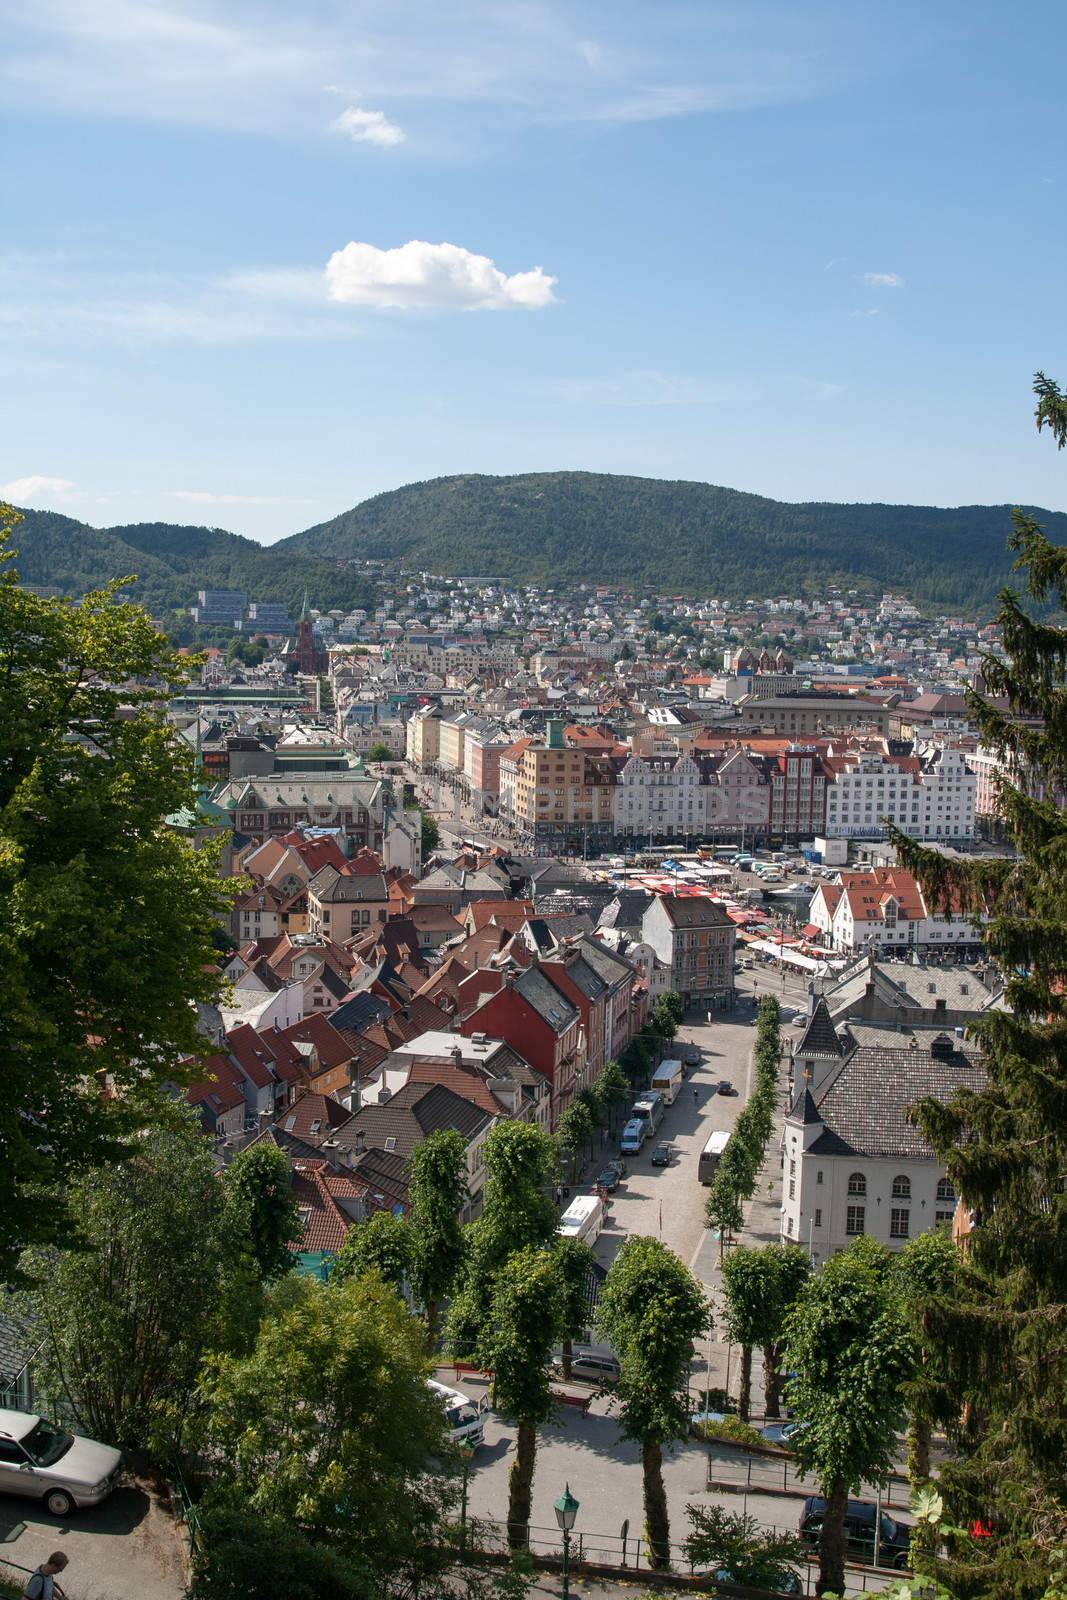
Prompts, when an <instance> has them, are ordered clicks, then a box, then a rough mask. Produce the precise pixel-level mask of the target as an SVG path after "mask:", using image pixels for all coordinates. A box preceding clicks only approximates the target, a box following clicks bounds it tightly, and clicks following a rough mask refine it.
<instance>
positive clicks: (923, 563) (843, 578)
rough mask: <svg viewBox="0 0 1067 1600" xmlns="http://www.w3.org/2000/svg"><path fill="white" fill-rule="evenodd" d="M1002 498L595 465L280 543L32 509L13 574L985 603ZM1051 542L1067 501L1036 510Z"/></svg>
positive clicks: (294, 599)
mask: <svg viewBox="0 0 1067 1600" xmlns="http://www.w3.org/2000/svg"><path fill="white" fill-rule="evenodd" d="M1010 509H1011V508H1010V507H1009V506H1007V505H1004V506H959V507H954V508H943V507H937V506H904V505H881V504H877V503H862V504H855V505H848V504H843V503H838V502H833V501H810V502H805V503H802V504H796V505H791V504H788V503H786V502H784V501H778V500H771V499H768V498H767V497H765V496H762V495H755V494H747V493H745V492H743V491H741V490H738V489H724V488H719V487H716V486H715V485H714V484H706V483H694V482H687V481H671V480H668V479H659V478H635V477H624V476H619V475H614V474H608V473H593V472H542V473H522V474H518V475H514V476H510V477H488V476H484V475H480V474H461V475H458V476H455V477H448V478H433V479H430V480H428V481H427V482H424V483H410V484H406V485H405V486H404V487H403V488H400V489H391V490H389V491H387V492H386V493H384V494H379V495H375V496H373V497H372V498H371V499H369V500H364V501H363V502H362V503H361V504H359V505H357V506H354V507H353V508H352V509H351V510H349V511H344V512H342V513H341V514H340V515H339V516H336V517H333V518H331V519H330V520H329V521H327V522H323V523H319V524H318V525H317V526H316V527H313V528H307V529H305V530H304V531H303V532H302V533H297V534H293V535H292V536H291V537H289V538H287V539H283V540H281V541H279V542H278V543H277V544H274V545H270V546H263V545H260V544H257V543H256V541H255V540H253V539H247V538H244V537H242V536H241V535H240V534H236V533H228V532H226V531H225V530H224V529H222V528H206V527H195V526H185V525H182V524H176V523H169V522H145V523H136V524H129V525H124V526H117V527H112V528H93V527H90V526H89V525H88V524H87V523H84V522H78V521H76V520H75V519H74V518H73V517H67V516H63V515H62V514H61V513H59V512H54V511H34V510H27V511H24V512H23V513H22V516H23V520H22V522H21V523H20V524H19V526H18V528H17V529H16V531H15V536H14V539H13V545H14V547H15V548H17V549H18V551H19V558H18V562H17V566H18V570H19V575H20V577H21V579H22V581H23V582H25V583H36V584H50V585H55V586H56V587H58V588H60V589H62V590H63V592H64V593H67V594H73V595H76V594H82V593H84V592H85V591H86V590H87V589H91V588H97V587H99V586H100V585H101V584H102V583H105V582H106V581H107V580H108V579H109V578H116V577H124V576H127V575H130V574H135V575H136V582H135V583H134V584H133V585H132V587H131V590H130V592H131V594H132V596H133V597H134V598H136V599H139V600H141V601H142V602H143V603H144V604H145V605H147V606H148V607H149V608H150V609H151V610H153V611H154V612H155V613H156V614H162V613H165V612H174V611H178V610H181V609H183V608H186V607H188V606H190V605H192V604H193V602H194V601H195V598H196V590H197V589H198V588H201V587H206V588H236V589H245V590H246V591H247V592H248V594H249V597H250V598H251V599H253V600H284V601H286V603H287V604H288V605H289V607H290V609H291V610H298V609H299V606H300V604H301V601H302V598H303V594H304V591H305V589H307V591H308V592H309V594H310V596H311V599H312V603H313V604H315V605H318V606H321V607H325V608H327V609H328V608H331V607H335V606H341V607H345V608H350V607H352V606H357V605H367V604H368V603H372V602H373V598H374V587H373V584H371V583H370V582H369V581H368V579H367V578H366V576H365V575H364V574H363V573H360V572H357V571H356V570H354V568H352V567H351V566H348V565H346V563H349V562H355V561H365V560H379V561H383V562H386V563H392V562H396V563H402V564H403V565H405V566H407V567H412V568H416V569H425V570H428V571H431V572H436V573H441V574H444V575H448V576H453V577H464V576H477V577H492V578H506V579H509V580H511V581H513V582H517V583H523V582H538V583H545V584H552V583H554V582H560V583H580V582H585V583H609V584H625V585H633V586H636V587H641V588H646V589H652V590H655V591H657V592H661V593H662V592H665V591H667V592H671V593H689V594H694V595H696V594H717V595H721V596H723V597H724V598H725V599H729V600H744V599H746V598H749V597H751V598H754V599H759V598H762V597H766V596H768V595H775V594H796V595H808V596H817V595H819V594H821V593H823V592H825V590H826V588H827V587H828V586H829V585H832V584H838V585H841V586H843V587H846V588H861V589H864V590H871V589H893V590H899V591H902V592H903V593H905V594H906V595H908V597H909V598H911V599H913V600H916V601H918V602H920V603H923V604H926V605H929V606H941V607H948V608H954V609H960V610H963V611H966V612H969V613H970V614H972V615H985V614H988V613H989V612H990V611H991V610H992V607H993V602H994V597H995V595H996V591H997V589H998V588H1000V587H1001V586H1002V585H1003V584H1004V582H1005V581H1006V580H1008V579H1009V576H1010V572H1011V556H1010V553H1009V551H1008V549H1007V537H1008V533H1009V531H1010V526H1011V517H1010ZM1027 509H1028V510H1033V512H1034V515H1035V516H1036V517H1037V519H1038V520H1039V522H1040V523H1041V524H1042V526H1043V527H1044V529H1045V531H1046V533H1047V534H1048V535H1049V537H1050V538H1051V539H1052V540H1053V541H1054V542H1056V543H1060V544H1067V513H1063V512H1057V511H1043V510H1040V509H1039V508H1031V507H1028V508H1027Z"/></svg>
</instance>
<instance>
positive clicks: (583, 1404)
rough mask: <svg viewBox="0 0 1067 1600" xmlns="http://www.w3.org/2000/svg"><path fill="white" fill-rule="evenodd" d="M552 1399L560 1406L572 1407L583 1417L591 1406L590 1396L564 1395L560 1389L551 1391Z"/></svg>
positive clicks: (591, 1398) (591, 1399)
mask: <svg viewBox="0 0 1067 1600" xmlns="http://www.w3.org/2000/svg"><path fill="white" fill-rule="evenodd" d="M552 1398H553V1400H556V1401H558V1402H559V1404H560V1405H561V1406H574V1408H575V1409H576V1410H577V1411H580V1412H581V1413H582V1416H583V1417H584V1416H586V1415H587V1414H588V1412H589V1407H590V1406H591V1405H592V1404H593V1397H592V1395H591V1394H564V1393H563V1391H562V1390H561V1389H553V1391H552Z"/></svg>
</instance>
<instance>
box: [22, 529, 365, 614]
mask: <svg viewBox="0 0 1067 1600" xmlns="http://www.w3.org/2000/svg"><path fill="white" fill-rule="evenodd" d="M11 544H12V548H13V549H15V550H16V551H17V552H18V555H17V558H16V562H15V565H16V568H17V570H18V575H19V578H20V580H21V581H22V582H23V583H33V584H42V585H48V586H52V587H55V588H58V589H61V590H62V591H63V593H64V594H70V595H81V594H84V593H86V591H87V590H89V589H97V588H99V587H101V585H102V584H104V583H106V582H108V580H109V579H112V578H123V577H129V576H134V577H135V578H136V581H135V582H134V583H133V584H131V586H130V589H129V591H128V592H129V594H130V597H131V598H132V599H135V600H139V601H141V603H142V604H143V605H145V606H147V607H148V608H149V610H150V611H152V612H153V613H154V614H155V615H163V614H165V613H167V612H173V611H178V610H183V609H185V608H187V607H189V606H191V605H193V604H195V601H196V591H197V589H201V588H207V589H244V590H246V591H247V593H248V596H249V598H250V599H252V600H284V601H286V603H287V604H288V606H289V609H290V613H291V614H292V615H293V616H296V615H298V614H299V610H300V606H301V603H302V601H303V596H304V591H305V590H307V592H308V593H309V594H310V596H311V599H312V602H313V603H314V604H315V605H318V606H322V607H324V608H326V609H329V608H331V607H334V606H343V607H344V608H346V609H350V608H351V607H353V606H359V605H366V604H367V602H368V601H372V600H373V596H374V590H373V586H372V585H370V584H368V583H367V582H366V580H365V579H364V578H363V577H362V575H361V574H359V573H357V572H354V571H352V569H351V568H345V567H339V566H338V565H337V563H336V561H334V560H330V559H322V558H320V557H317V556H315V555H312V554H311V553H308V554H306V555H305V554H302V553H300V552H298V551H288V550H287V551H279V550H275V549H273V548H265V547H264V546H263V545H261V544H257V543H256V541H255V540H254V539H245V538H243V537H242V536H241V535H240V534H237V533H227V532H226V531H225V530H224V529H222V528H202V527H186V526H183V525H181V524H176V523H170V522H141V523H132V524H129V525H127V526H122V527H114V528H93V527H90V526H89V524H88V523H85V522H78V521H76V520H75V519H74V518H73V517H66V516H63V515H61V514H60V513H59V512H55V511H33V510H27V511H23V512H22V521H21V522H20V523H19V524H18V526H17V527H16V529H15V531H14V535H13V536H12V540H11Z"/></svg>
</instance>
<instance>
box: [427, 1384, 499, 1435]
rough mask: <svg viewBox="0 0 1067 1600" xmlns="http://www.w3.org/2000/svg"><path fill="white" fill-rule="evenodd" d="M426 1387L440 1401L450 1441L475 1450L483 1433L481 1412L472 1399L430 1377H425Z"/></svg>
mask: <svg viewBox="0 0 1067 1600" xmlns="http://www.w3.org/2000/svg"><path fill="white" fill-rule="evenodd" d="M426 1387H427V1389H429V1390H430V1392H431V1394H434V1395H436V1396H437V1398H438V1400H439V1401H440V1402H441V1407H442V1409H443V1411H444V1414H445V1423H446V1425H447V1427H448V1436H449V1438H450V1439H451V1440H452V1443H453V1444H464V1445H467V1446H469V1448H470V1449H472V1450H477V1448H478V1446H479V1445H480V1444H481V1443H483V1441H484V1437H485V1434H484V1429H483V1426H482V1414H481V1412H480V1411H479V1409H478V1407H477V1406H476V1405H475V1404H474V1401H473V1400H470V1399H468V1398H467V1396H466V1395H465V1394H462V1393H461V1392H460V1391H459V1390H458V1389H449V1388H446V1386H445V1385H444V1384H443V1383H435V1382H434V1380H433V1379H432V1378H427V1379H426Z"/></svg>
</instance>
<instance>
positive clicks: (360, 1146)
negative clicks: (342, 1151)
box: [356, 1128, 367, 1154]
mask: <svg viewBox="0 0 1067 1600" xmlns="http://www.w3.org/2000/svg"><path fill="white" fill-rule="evenodd" d="M366 1148H367V1135H366V1131H365V1130H364V1129H363V1128H357V1129H356V1152H357V1154H362V1153H363V1151H364V1150H365V1149H366Z"/></svg>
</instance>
